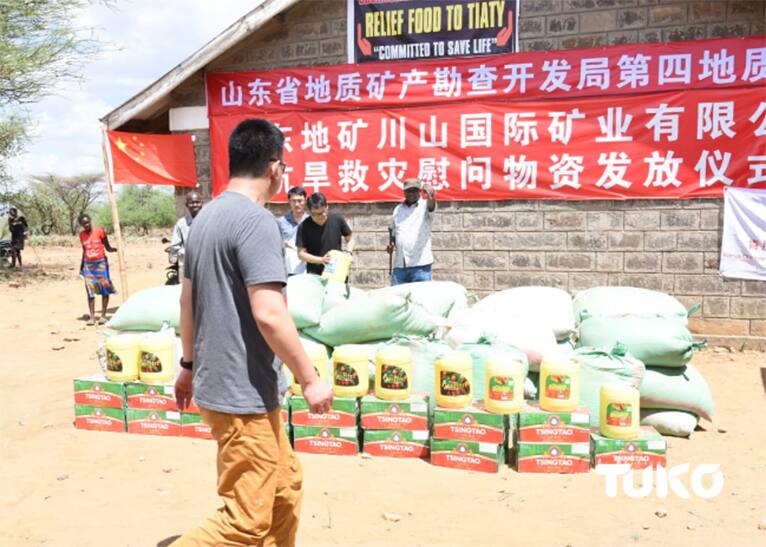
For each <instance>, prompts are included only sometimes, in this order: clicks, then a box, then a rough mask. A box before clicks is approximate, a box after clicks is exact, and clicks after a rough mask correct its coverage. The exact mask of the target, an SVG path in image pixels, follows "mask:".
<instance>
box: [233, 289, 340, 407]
mask: <svg viewBox="0 0 766 547" xmlns="http://www.w3.org/2000/svg"><path fill="white" fill-rule="evenodd" d="M247 294H248V296H249V298H250V308H251V309H252V313H253V319H255V322H256V324H257V325H258V330H259V331H260V333H261V335H262V336H263V338H264V340H266V343H267V344H268V345H269V347H270V348H271V349H272V350H274V353H276V354H277V357H279V358H280V359H281V360H282V361H283V362H284V363H285V364H286V365H287V367H288V368H289V369H290V370H291V371H292V373H293V375H294V376H295V379H296V380H297V381H298V383H299V384H300V385H301V388H302V390H303V396H304V398H305V399H306V401H307V402H308V403H309V407H310V408H311V412H313V413H317V414H323V413H325V412H327V411H328V410H329V409H330V404H332V390H331V389H330V386H328V385H327V384H326V383H325V382H324V381H323V380H322V379H321V378H320V377H319V375H318V374H317V372H316V370H314V365H313V364H312V363H311V360H310V359H309V358H308V356H307V355H306V352H305V351H304V350H303V345H302V344H301V341H300V338H298V331H297V330H296V329H295V323H293V320H292V318H291V317H290V313H289V312H288V311H287V306H286V305H285V298H284V296H283V294H282V285H281V284H279V283H263V284H259V285H248V287H247Z"/></svg>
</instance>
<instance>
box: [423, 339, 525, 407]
mask: <svg viewBox="0 0 766 547" xmlns="http://www.w3.org/2000/svg"><path fill="white" fill-rule="evenodd" d="M457 350H458V351H465V352H467V353H469V354H470V355H471V361H473V371H472V372H473V374H472V378H471V380H472V383H471V398H472V399H473V400H474V401H478V400H481V399H484V391H485V388H486V386H485V384H486V372H487V359H488V358H489V357H490V356H491V355H493V354H506V355H509V356H511V357H512V358H513V359H515V360H517V361H520V362H521V363H522V364H523V365H524V378H526V377H527V374H529V361H528V360H527V354H526V353H524V352H523V351H521V350H520V349H519V348H517V347H515V346H511V345H509V344H503V343H501V342H498V343H495V344H489V343H480V344H463V345H462V346H459V347H458V348H457ZM434 381H435V380H434V378H433V374H431V382H432V384H433V382H434Z"/></svg>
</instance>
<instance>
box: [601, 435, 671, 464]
mask: <svg viewBox="0 0 766 547" xmlns="http://www.w3.org/2000/svg"><path fill="white" fill-rule="evenodd" d="M591 442H592V445H593V466H594V467H595V466H597V465H600V464H616V463H627V464H630V466H631V467H632V468H633V469H645V468H647V467H653V468H657V467H659V466H662V467H666V466H667V461H666V458H665V453H666V451H667V443H666V442H665V439H663V438H662V435H660V434H659V433H658V432H657V430H656V429H654V428H653V427H651V426H641V427H640V428H639V430H638V438H636V439H634V440H630V441H624V440H620V439H610V438H607V437H604V436H603V435H601V434H599V432H598V429H594V430H593V431H592V432H591Z"/></svg>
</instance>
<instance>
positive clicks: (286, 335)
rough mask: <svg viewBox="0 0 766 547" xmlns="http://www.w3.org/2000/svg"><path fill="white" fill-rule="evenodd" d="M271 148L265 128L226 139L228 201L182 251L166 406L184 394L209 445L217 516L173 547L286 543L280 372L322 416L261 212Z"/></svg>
mask: <svg viewBox="0 0 766 547" xmlns="http://www.w3.org/2000/svg"><path fill="white" fill-rule="evenodd" d="M283 145H284V136H283V135H282V132H281V131H280V130H279V129H278V128H277V127H276V126H274V125H273V124H271V123H270V122H267V121H265V120H246V121H244V122H242V123H240V124H239V125H238V126H237V127H236V128H235V129H234V131H233V132H232V134H231V137H230V138H229V176H230V180H229V187H228V190H227V191H226V192H225V193H223V194H222V195H220V196H219V197H217V198H216V199H215V200H213V201H212V202H211V203H210V204H208V205H207V206H206V207H205V208H204V209H203V210H202V211H201V212H200V214H199V215H198V216H197V217H196V218H195V220H194V230H192V231H191V233H190V236H189V241H188V243H187V248H186V262H185V264H184V279H183V283H182V289H181V341H182V343H183V357H182V358H181V363H180V365H181V368H182V370H181V372H180V373H179V376H178V379H177V380H176V384H175V391H176V400H177V402H178V405H179V407H180V408H181V409H183V408H185V407H186V406H187V405H188V403H189V401H190V400H191V397H192V395H193V396H194V399H195V402H196V403H197V406H199V408H200V413H201V415H202V418H203V420H204V421H205V422H206V423H207V424H209V425H210V426H211V429H212V434H213V437H214V438H215V439H216V440H217V441H218V493H219V495H220V496H221V497H222V498H223V501H224V507H223V508H221V509H219V510H218V511H217V512H216V513H215V514H213V515H212V516H211V517H210V518H208V519H207V520H206V521H205V522H204V523H203V524H201V525H200V526H198V527H197V528H195V529H194V530H192V531H190V532H188V533H187V534H185V535H184V536H183V537H181V538H179V539H178V540H177V541H176V542H174V543H173V545H175V546H192V545H193V546H198V545H211V546H212V545H261V544H266V545H280V546H282V545H285V546H290V545H294V544H295V534H296V532H297V529H298V515H299V513H300V503H301V496H302V491H301V483H302V475H301V469H300V463H299V462H298V460H297V459H296V457H295V454H294V453H293V451H292V448H291V447H290V442H289V440H288V439H287V436H286V434H285V428H284V424H283V423H282V421H281V417H280V409H279V404H280V395H281V394H282V393H283V392H284V389H285V381H284V375H283V373H282V365H281V362H282V361H283V362H284V363H285V364H286V365H287V366H288V367H289V368H290V370H291V371H292V372H293V374H294V376H295V378H296V379H297V380H298V382H299V383H300V384H301V387H302V389H303V396H304V397H305V399H306V401H307V402H308V404H309V407H310V409H311V411H312V412H316V413H324V412H326V411H327V410H329V407H330V404H331V403H332V391H331V390H330V387H329V386H328V385H327V384H326V383H325V382H324V381H322V380H321V379H320V378H319V376H318V374H317V373H316V371H315V369H314V367H313V365H312V364H311V361H309V359H308V357H307V356H306V353H305V352H304V351H303V346H302V345H301V343H300V340H299V338H298V333H297V331H296V329H295V325H294V323H293V322H292V319H291V318H290V315H289V313H288V311H287V306H286V303H285V298H284V294H283V293H284V286H285V282H286V279H287V275H286V272H285V264H284V255H283V241H282V237H281V235H280V232H279V227H278V226H277V222H276V219H274V217H273V216H272V215H271V213H269V212H268V211H267V210H266V209H265V208H264V205H265V204H266V203H267V202H268V201H269V200H270V199H271V198H272V197H273V196H274V194H275V193H276V192H277V190H278V189H279V187H280V183H281V179H282V175H283V174H284V163H283V161H282V149H283ZM192 356H193V359H192Z"/></svg>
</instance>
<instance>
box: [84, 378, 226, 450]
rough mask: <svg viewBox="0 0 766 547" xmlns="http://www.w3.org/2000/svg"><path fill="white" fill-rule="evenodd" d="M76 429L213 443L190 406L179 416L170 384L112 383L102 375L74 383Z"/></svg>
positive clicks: (197, 412)
mask: <svg viewBox="0 0 766 547" xmlns="http://www.w3.org/2000/svg"><path fill="white" fill-rule="evenodd" d="M74 399H75V427H77V428H78V429H93V430H102V431H127V432H128V433H140V434H146V435H161V436H179V435H180V436H182V437H196V438H202V439H212V436H211V434H210V427H209V426H207V425H206V424H204V423H202V419H201V417H200V415H199V408H197V406H196V405H195V404H194V403H192V404H191V405H190V406H189V407H188V408H187V409H186V410H184V411H183V412H179V410H178V406H177V405H176V401H175V392H174V389H173V384H150V383H143V382H126V383H123V382H113V381H111V380H108V379H107V378H106V377H105V376H104V375H103V374H94V375H91V376H84V377H82V378H75V379H74Z"/></svg>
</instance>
